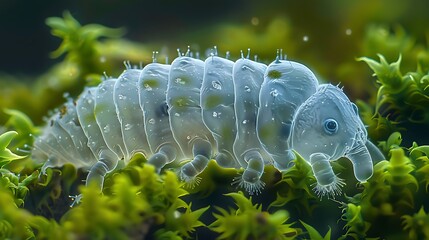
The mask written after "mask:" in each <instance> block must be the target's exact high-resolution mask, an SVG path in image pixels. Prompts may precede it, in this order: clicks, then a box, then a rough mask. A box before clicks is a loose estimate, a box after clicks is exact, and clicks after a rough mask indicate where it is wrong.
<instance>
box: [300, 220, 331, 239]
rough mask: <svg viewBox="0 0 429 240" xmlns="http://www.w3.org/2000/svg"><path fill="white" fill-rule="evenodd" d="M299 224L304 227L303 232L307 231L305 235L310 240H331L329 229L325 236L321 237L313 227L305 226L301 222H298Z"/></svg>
mask: <svg viewBox="0 0 429 240" xmlns="http://www.w3.org/2000/svg"><path fill="white" fill-rule="evenodd" d="M300 222H301V224H302V226H304V228H305V230H307V234H308V235H309V237H310V239H323V240H330V239H331V228H329V230H328V232H327V233H326V235H325V236H322V235H321V234H320V233H319V232H318V231H317V230H316V229H315V228H314V227H312V226H310V225H308V224H306V223H305V222H303V221H300Z"/></svg>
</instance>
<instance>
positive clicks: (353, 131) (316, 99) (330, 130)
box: [291, 84, 372, 182]
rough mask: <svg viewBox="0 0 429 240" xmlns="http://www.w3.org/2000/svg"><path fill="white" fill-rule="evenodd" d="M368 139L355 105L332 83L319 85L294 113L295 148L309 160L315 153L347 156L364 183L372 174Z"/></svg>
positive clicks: (293, 143)
mask: <svg viewBox="0 0 429 240" xmlns="http://www.w3.org/2000/svg"><path fill="white" fill-rule="evenodd" d="M366 142H367V132H366V129H365V127H364V125H363V123H362V121H361V119H360V118H359V114H358V109H357V107H356V105H355V104H354V103H352V102H351V101H350V100H349V99H348V97H347V96H346V95H345V94H344V93H343V91H342V90H341V89H340V88H338V87H336V86H333V85H331V84H322V85H320V86H319V88H318V90H317V92H316V93H315V94H313V95H312V96H311V97H310V98H308V99H307V100H306V101H305V102H304V103H303V104H302V105H301V106H300V107H299V108H298V110H297V112H296V114H295V118H294V121H293V125H292V134H291V145H292V148H293V149H294V150H296V151H297V152H298V153H300V154H301V155H302V156H303V157H304V158H305V159H308V160H310V158H311V156H314V154H320V155H319V156H325V158H326V160H329V161H332V160H336V159H338V158H340V157H342V156H346V157H347V158H349V159H350V160H351V161H352V163H353V166H354V172H355V176H356V178H357V179H358V180H359V181H361V182H364V181H366V180H367V179H368V178H370V177H371V175H372V160H371V156H370V155H369V153H368V149H367V148H366V146H365V144H366Z"/></svg>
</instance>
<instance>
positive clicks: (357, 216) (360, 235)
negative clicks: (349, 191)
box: [341, 203, 371, 239]
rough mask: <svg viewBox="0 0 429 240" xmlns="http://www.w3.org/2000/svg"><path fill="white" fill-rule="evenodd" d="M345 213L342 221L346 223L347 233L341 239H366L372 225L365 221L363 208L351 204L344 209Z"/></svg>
mask: <svg viewBox="0 0 429 240" xmlns="http://www.w3.org/2000/svg"><path fill="white" fill-rule="evenodd" d="M343 212H344V213H343V215H342V217H341V220H343V221H346V225H345V226H344V228H345V229H347V231H346V233H345V234H344V235H343V236H342V237H341V239H347V238H348V237H351V238H353V239H364V238H365V237H366V232H367V231H368V229H369V227H370V225H371V224H370V223H369V222H366V221H365V220H364V219H363V217H362V213H361V206H356V205H354V204H353V203H349V204H347V206H346V207H344V208H343Z"/></svg>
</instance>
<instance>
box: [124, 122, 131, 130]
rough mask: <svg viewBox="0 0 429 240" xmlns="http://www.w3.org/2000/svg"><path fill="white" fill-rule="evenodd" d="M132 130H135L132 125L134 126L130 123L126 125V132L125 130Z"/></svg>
mask: <svg viewBox="0 0 429 240" xmlns="http://www.w3.org/2000/svg"><path fill="white" fill-rule="evenodd" d="M131 128H133V125H132V124H130V123H127V124H125V126H124V130H125V131H128V130H131Z"/></svg>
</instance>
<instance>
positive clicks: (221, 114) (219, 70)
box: [200, 56, 238, 167]
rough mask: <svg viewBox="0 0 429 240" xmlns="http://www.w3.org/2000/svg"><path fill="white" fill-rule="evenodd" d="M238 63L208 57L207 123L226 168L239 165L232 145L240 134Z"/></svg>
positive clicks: (203, 99)
mask: <svg viewBox="0 0 429 240" xmlns="http://www.w3.org/2000/svg"><path fill="white" fill-rule="evenodd" d="M233 66H234V62H233V61H230V60H228V59H225V58H221V57H218V56H212V57H209V58H207V59H206V61H205V64H204V78H203V83H202V87H201V94H200V95H201V96H200V97H201V98H200V99H201V107H202V111H203V114H202V116H203V122H204V124H205V125H206V126H207V128H208V129H209V130H210V132H211V133H212V134H213V137H214V138H215V140H216V145H217V150H218V153H217V154H216V156H215V158H216V161H217V163H218V164H219V165H220V166H223V167H237V165H238V162H237V160H236V159H235V156H234V153H233V149H232V146H233V144H234V140H235V135H236V132H237V130H236V124H235V112H234V83H233V80H232V68H233Z"/></svg>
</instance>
